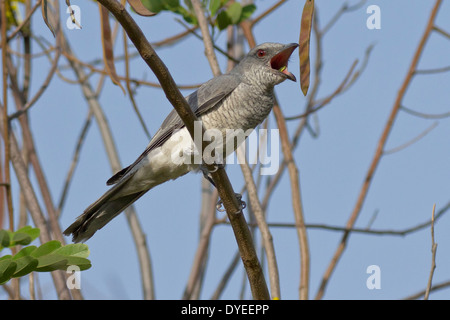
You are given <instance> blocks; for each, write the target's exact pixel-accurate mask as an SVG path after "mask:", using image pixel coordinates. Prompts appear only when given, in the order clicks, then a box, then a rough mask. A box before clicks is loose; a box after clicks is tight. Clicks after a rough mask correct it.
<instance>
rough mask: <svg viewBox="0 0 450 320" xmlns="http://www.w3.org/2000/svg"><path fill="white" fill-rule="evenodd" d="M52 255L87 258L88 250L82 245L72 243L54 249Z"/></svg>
mask: <svg viewBox="0 0 450 320" xmlns="http://www.w3.org/2000/svg"><path fill="white" fill-rule="evenodd" d="M53 253H55V254H60V255H63V256H72V257H80V258H87V257H88V256H89V248H88V246H87V245H86V244H84V243H72V244H68V245H65V246H64V247H61V248H58V249H56V250H55V251H54V252H53Z"/></svg>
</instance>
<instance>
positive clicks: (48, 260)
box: [36, 254, 67, 272]
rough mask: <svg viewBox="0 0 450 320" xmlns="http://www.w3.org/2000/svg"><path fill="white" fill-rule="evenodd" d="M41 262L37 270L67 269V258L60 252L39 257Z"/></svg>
mask: <svg viewBox="0 0 450 320" xmlns="http://www.w3.org/2000/svg"><path fill="white" fill-rule="evenodd" d="M38 261H39V264H38V265H37V268H36V271H38V272H44V271H54V270H65V269H66V267H67V259H66V257H64V256H61V255H59V254H48V255H45V256H42V257H39V258H38Z"/></svg>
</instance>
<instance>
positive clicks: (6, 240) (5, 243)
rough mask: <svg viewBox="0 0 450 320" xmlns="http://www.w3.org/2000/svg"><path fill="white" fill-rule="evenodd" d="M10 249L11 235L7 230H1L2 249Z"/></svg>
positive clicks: (0, 241) (0, 242) (0, 243)
mask: <svg viewBox="0 0 450 320" xmlns="http://www.w3.org/2000/svg"><path fill="white" fill-rule="evenodd" d="M5 247H9V233H8V231H6V230H0V248H5Z"/></svg>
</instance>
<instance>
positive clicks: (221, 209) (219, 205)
mask: <svg viewBox="0 0 450 320" xmlns="http://www.w3.org/2000/svg"><path fill="white" fill-rule="evenodd" d="M235 196H236V198H237V200H238V201H239V206H240V207H241V208H240V210H239V211H238V212H236V214H238V213H240V212H242V210H244V209H245V208H246V207H247V204H246V203H245V201H243V200H242V195H241V194H240V193H235ZM216 209H217V211H219V212H225V211H226V209H225V208H224V207H223V201H222V199H219V201H217V204H216Z"/></svg>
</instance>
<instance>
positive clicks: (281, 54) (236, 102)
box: [64, 43, 298, 242]
mask: <svg viewBox="0 0 450 320" xmlns="http://www.w3.org/2000/svg"><path fill="white" fill-rule="evenodd" d="M297 47H298V44H296V43H290V44H286V45H283V44H279V43H264V44H261V45H259V46H257V47H255V48H253V49H252V50H251V51H250V52H249V53H248V54H247V55H246V56H245V57H244V58H243V59H242V60H241V61H240V62H239V64H237V65H236V66H235V67H234V68H233V69H232V70H231V71H230V72H229V73H227V74H223V75H220V76H217V77H215V78H213V79H211V80H209V81H208V82H206V83H205V84H203V85H202V86H201V87H200V88H199V89H198V90H197V91H195V92H193V93H192V94H190V95H189V96H188V97H186V99H187V101H188V103H189V105H190V107H191V109H192V111H193V112H194V113H195V115H196V116H197V117H198V119H199V120H200V121H201V122H202V124H203V126H204V128H205V129H206V130H208V129H215V130H219V131H220V132H222V133H225V132H226V130H241V131H244V132H247V131H248V130H251V129H254V128H255V127H256V126H257V125H259V124H260V123H261V122H262V121H263V120H264V119H265V118H266V117H267V115H268V114H269V113H270V111H271V110H272V107H273V104H274V92H273V90H274V86H275V85H277V84H279V83H281V82H283V81H284V80H286V79H289V80H292V81H296V79H295V76H294V75H293V74H292V73H290V72H289V71H288V69H287V66H288V60H289V57H290V56H291V54H292V52H293V51H294V50H295V48H297ZM195 139H196V137H195V136H194V140H195ZM221 143H222V151H224V150H225V149H226V152H225V151H224V154H223V158H225V157H226V156H228V154H229V153H231V152H233V151H234V150H235V149H236V148H237V147H238V145H235V144H234V139H233V141H229V140H226V139H225V140H223V141H221ZM230 143H233V146H232V147H231V148H225V147H226V145H227V144H230ZM224 146H225V147H224ZM195 149H196V147H195V145H194V143H193V140H192V138H191V136H190V134H189V132H188V130H187V128H186V127H185V125H184V123H183V121H182V120H181V118H180V117H179V116H178V114H177V113H176V111H175V110H173V111H172V112H171V113H170V114H169V115H168V116H167V118H166V119H165V120H164V122H163V123H162V125H161V128H160V129H159V130H158V131H157V132H156V134H155V135H154V137H153V138H152V139H151V141H150V143H149V145H148V146H147V148H146V149H145V151H144V152H143V153H142V154H141V155H140V156H139V157H138V158H137V160H136V161H135V162H134V163H133V164H131V165H130V166H128V167H126V168H124V169H122V170H120V171H119V172H117V173H116V174H115V175H114V176H112V177H111V178H110V179H109V180H108V181H107V185H113V187H112V188H110V189H109V190H108V191H106V192H105V194H103V195H102V196H101V197H100V198H99V199H98V200H97V201H95V202H94V203H93V204H91V205H90V206H89V207H88V208H87V209H86V210H85V211H84V212H83V214H82V215H80V216H79V217H78V218H77V219H76V220H75V222H74V223H72V224H71V225H70V226H69V227H68V228H67V229H66V230H65V231H64V234H65V235H70V234H72V236H73V241H74V242H80V241H85V240H87V239H89V238H90V237H92V235H93V234H94V233H95V232H96V231H97V230H99V229H101V228H102V227H103V226H105V225H106V224H107V223H108V222H109V221H111V219H113V218H114V217H116V216H117V215H118V214H119V213H121V212H122V211H123V210H125V209H126V208H127V207H128V206H130V205H131V204H132V203H133V202H135V201H136V200H137V199H139V198H140V197H141V196H142V195H143V194H144V193H146V192H147V191H149V190H150V189H152V188H153V187H155V186H157V185H159V184H161V183H163V182H166V181H168V180H171V179H176V178H178V177H180V176H182V175H185V174H186V173H188V172H190V171H193V170H198V169H199V168H200V169H202V166H201V163H202V162H201V161H200V163H199V162H196V161H191V160H192V155H194V154H195ZM201 160H202V161H203V160H204V159H201Z"/></svg>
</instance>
